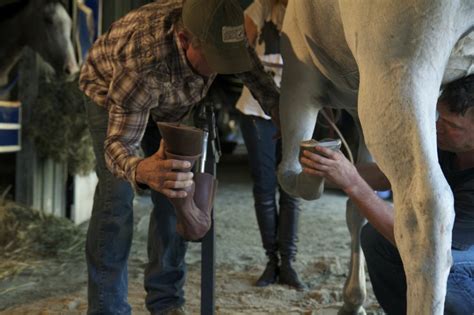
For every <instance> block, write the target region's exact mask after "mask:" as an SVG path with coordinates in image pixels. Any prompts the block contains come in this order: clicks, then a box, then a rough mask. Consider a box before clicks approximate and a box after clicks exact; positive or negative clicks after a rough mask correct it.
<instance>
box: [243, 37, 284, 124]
mask: <svg viewBox="0 0 474 315" xmlns="http://www.w3.org/2000/svg"><path fill="white" fill-rule="evenodd" d="M248 49H249V53H250V57H251V59H252V63H253V67H252V70H250V71H247V72H243V73H239V74H237V76H238V77H239V78H240V79H241V80H242V82H243V83H244V85H245V86H246V87H247V88H248V89H249V90H250V93H252V96H253V97H254V98H255V99H256V100H257V101H258V103H259V104H260V107H262V109H263V111H264V112H265V114H267V115H269V116H270V112H271V110H272V109H273V107H275V106H278V104H279V100H280V91H279V89H278V87H277V85H276V84H275V81H274V80H273V78H272V76H271V75H270V74H269V73H267V72H266V71H265V69H264V68H263V65H262V63H261V62H260V59H259V58H258V56H257V54H256V53H255V50H254V49H253V48H252V47H250V45H249V47H248Z"/></svg>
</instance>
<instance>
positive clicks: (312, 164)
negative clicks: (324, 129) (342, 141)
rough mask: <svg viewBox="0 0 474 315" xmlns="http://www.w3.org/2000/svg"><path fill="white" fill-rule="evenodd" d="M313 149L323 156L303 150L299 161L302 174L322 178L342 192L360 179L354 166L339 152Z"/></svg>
mask: <svg viewBox="0 0 474 315" xmlns="http://www.w3.org/2000/svg"><path fill="white" fill-rule="evenodd" d="M315 149H316V151H318V152H321V153H322V154H323V155H324V156H322V155H319V154H315V153H312V152H310V151H308V150H304V151H303V156H302V157H301V161H300V162H301V165H302V166H303V172H305V173H307V174H310V175H315V176H320V177H324V178H325V179H327V180H329V181H331V182H333V183H334V184H336V185H337V186H339V187H340V188H341V189H342V190H344V191H347V190H349V189H351V187H352V186H353V185H354V184H356V183H358V181H359V180H360V179H361V177H360V175H359V173H358V172H357V169H356V168H355V166H354V165H352V164H351V162H350V161H349V160H348V159H347V158H346V157H345V156H344V155H343V154H342V153H341V152H340V151H333V150H331V149H328V148H323V147H320V146H316V148H315Z"/></svg>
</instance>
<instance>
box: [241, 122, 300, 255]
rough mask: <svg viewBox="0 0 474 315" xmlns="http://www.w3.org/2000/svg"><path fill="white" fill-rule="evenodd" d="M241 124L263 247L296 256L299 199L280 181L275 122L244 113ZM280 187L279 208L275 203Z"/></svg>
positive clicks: (281, 253) (271, 252)
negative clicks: (278, 177) (284, 187)
mask: <svg viewBox="0 0 474 315" xmlns="http://www.w3.org/2000/svg"><path fill="white" fill-rule="evenodd" d="M240 126H241V129H242V135H243V137H244V141H245V145H246V147H247V151H248V159H249V165H250V172H251V175H252V180H253V196H254V202H255V211H256V215H257V222H258V225H259V229H260V234H261V235H262V243H263V247H264V249H265V251H266V254H267V256H272V255H273V256H274V255H276V252H277V251H279V252H280V255H281V256H282V257H283V256H285V257H286V258H287V259H293V258H294V257H295V255H296V251H297V248H296V242H297V240H298V235H297V234H298V233H297V229H298V217H299V212H300V207H299V203H300V202H299V199H298V198H295V197H293V196H290V195H289V194H287V193H286V192H285V191H284V190H283V189H281V187H280V185H278V181H277V175H276V170H277V165H278V163H279V162H280V160H281V141H280V140H278V141H277V140H275V139H273V137H274V136H275V134H276V128H275V125H274V124H273V122H272V121H270V120H266V119H263V118H260V117H257V116H252V115H244V114H241V115H240ZM277 189H278V190H279V212H278V209H277V205H276V192H277ZM282 222H283V223H282ZM280 223H282V224H285V226H283V225H281V224H280ZM277 238H278V240H277Z"/></svg>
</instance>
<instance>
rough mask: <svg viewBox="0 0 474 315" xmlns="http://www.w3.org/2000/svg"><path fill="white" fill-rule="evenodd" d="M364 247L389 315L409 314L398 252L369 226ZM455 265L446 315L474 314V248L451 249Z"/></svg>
mask: <svg viewBox="0 0 474 315" xmlns="http://www.w3.org/2000/svg"><path fill="white" fill-rule="evenodd" d="M361 244H362V249H363V250H364V254H365V258H366V261H367V269H368V270H369V276H370V281H371V282H372V287H373V289H374V293H375V296H376V298H377V300H378V302H379V304H380V306H381V307H382V308H383V309H384V311H385V312H386V313H387V314H389V315H399V314H405V313H406V304H407V302H406V278H405V273H404V271H403V264H402V260H401V257H400V255H399V253H398V250H397V249H396V247H395V246H393V245H392V244H391V243H390V242H389V241H388V240H386V239H385V238H384V237H383V236H382V235H381V234H380V233H378V232H377V231H376V230H375V229H374V228H373V227H372V226H371V225H370V224H366V225H365V226H364V227H363V228H362V233H361ZM452 256H453V265H452V267H451V270H450V273H449V276H448V283H447V293H446V301H445V305H444V313H445V314H449V315H471V314H474V246H471V247H470V249H468V250H464V251H461V250H456V249H452Z"/></svg>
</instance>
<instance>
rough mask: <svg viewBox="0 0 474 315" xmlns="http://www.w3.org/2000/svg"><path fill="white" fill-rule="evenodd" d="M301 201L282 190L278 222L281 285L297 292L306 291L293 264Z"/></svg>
mask: <svg viewBox="0 0 474 315" xmlns="http://www.w3.org/2000/svg"><path fill="white" fill-rule="evenodd" d="M299 203H300V202H299V199H297V198H295V197H292V196H290V195H288V194H287V193H286V192H284V191H283V190H282V189H280V215H279V220H278V248H279V251H280V257H281V264H280V275H279V283H280V284H286V285H289V286H291V287H293V288H295V289H297V290H305V289H306V285H305V284H304V283H303V282H301V280H300V279H299V277H298V273H297V272H296V270H295V269H294V267H293V265H292V263H293V262H294V260H295V257H296V252H297V247H296V242H297V241H298V221H299V215H300V208H299Z"/></svg>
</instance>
